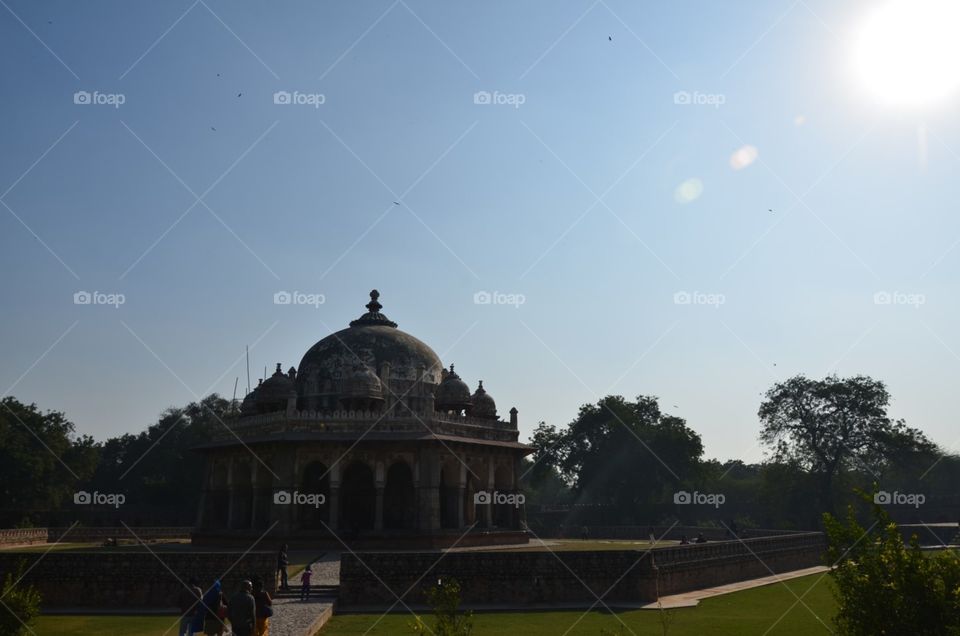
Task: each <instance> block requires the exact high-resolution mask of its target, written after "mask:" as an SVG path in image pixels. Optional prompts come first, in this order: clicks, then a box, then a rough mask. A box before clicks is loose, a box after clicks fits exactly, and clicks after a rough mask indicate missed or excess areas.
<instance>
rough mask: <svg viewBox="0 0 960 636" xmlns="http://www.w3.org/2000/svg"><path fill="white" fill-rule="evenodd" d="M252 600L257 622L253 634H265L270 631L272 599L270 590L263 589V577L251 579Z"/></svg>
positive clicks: (261, 635) (264, 635)
mask: <svg viewBox="0 0 960 636" xmlns="http://www.w3.org/2000/svg"><path fill="white" fill-rule="evenodd" d="M253 600H254V601H256V603H257V623H256V625H255V627H254V630H253V633H254V635H255V636H267V635H268V634H269V633H270V617H271V616H273V599H272V598H270V592H268V591H266V590H265V589H263V579H261V578H260V577H257V578H255V579H253Z"/></svg>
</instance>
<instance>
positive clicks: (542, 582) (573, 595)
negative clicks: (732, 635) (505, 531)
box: [339, 533, 825, 606]
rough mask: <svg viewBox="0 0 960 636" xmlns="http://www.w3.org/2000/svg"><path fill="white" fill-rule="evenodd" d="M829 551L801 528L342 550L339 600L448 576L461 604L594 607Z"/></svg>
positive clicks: (412, 599) (418, 590) (365, 599)
mask: <svg viewBox="0 0 960 636" xmlns="http://www.w3.org/2000/svg"><path fill="white" fill-rule="evenodd" d="M824 549H825V540H824V536H823V535H822V534H821V533H804V534H795V535H789V536H779V537H766V538H756V539H745V540H744V541H721V542H715V543H705V544H698V545H689V546H677V547H671V548H660V549H656V550H653V551H650V552H644V551H626V550H624V551H593V552H556V553H550V552H457V553H448V554H446V555H444V556H443V557H442V558H440V559H439V560H438V555H437V554H436V553H422V552H421V553H410V552H407V553H400V552H397V553H383V552H362V553H358V554H350V553H344V554H343V555H342V557H341V565H340V596H339V603H340V605H342V606H350V605H366V606H380V605H390V604H393V603H394V602H395V601H396V600H397V597H396V596H395V595H394V593H393V592H395V593H396V594H400V595H404V593H405V592H406V594H405V596H404V602H405V603H407V604H417V605H419V604H423V603H424V600H425V597H424V591H425V590H426V589H427V588H429V587H430V586H432V585H434V584H435V583H436V581H437V579H438V578H447V577H453V578H456V579H457V580H458V581H459V582H460V584H461V586H462V588H463V601H464V603H467V604H473V605H483V604H508V605H511V606H517V605H526V604H533V603H585V604H590V603H593V602H594V601H596V597H597V596H601V597H603V598H604V600H605V602H625V603H638V602H649V601H655V600H656V599H657V595H658V588H659V593H660V595H665V594H676V593H679V592H683V591H689V590H695V589H701V588H705V587H712V586H715V585H723V584H725V583H731V582H734V581H741V580H746V579H751V578H758V577H762V576H768V575H769V574H770V573H771V571H773V572H786V571H790V570H797V569H802V568H807V567H812V566H815V565H821V556H822V554H823V551H824ZM361 561H362V562H361ZM371 571H372V572H374V573H376V575H374V574H372V573H371ZM421 575H422V576H421ZM418 579H419V580H418ZM407 590H410V591H409V592H407Z"/></svg>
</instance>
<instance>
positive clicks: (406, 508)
mask: <svg viewBox="0 0 960 636" xmlns="http://www.w3.org/2000/svg"><path fill="white" fill-rule="evenodd" d="M415 513H416V510H415V508H414V490H413V471H412V470H410V466H408V465H407V463H406V462H404V461H398V462H395V463H394V464H393V465H392V466H390V468H389V470H387V483H386V486H385V488H384V490H383V527H384V528H386V529H388V530H403V529H410V528H413V527H414V519H415Z"/></svg>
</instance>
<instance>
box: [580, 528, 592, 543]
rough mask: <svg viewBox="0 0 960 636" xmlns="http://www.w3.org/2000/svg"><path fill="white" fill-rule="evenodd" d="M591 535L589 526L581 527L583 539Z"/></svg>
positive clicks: (581, 537) (581, 538)
mask: <svg viewBox="0 0 960 636" xmlns="http://www.w3.org/2000/svg"><path fill="white" fill-rule="evenodd" d="M589 536H590V530H588V529H587V526H583V527H582V528H580V540H581V541H586V540H587V538H588V537H589Z"/></svg>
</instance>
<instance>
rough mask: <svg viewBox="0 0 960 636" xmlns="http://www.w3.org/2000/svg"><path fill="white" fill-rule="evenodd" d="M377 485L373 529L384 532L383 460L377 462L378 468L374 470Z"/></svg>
mask: <svg viewBox="0 0 960 636" xmlns="http://www.w3.org/2000/svg"><path fill="white" fill-rule="evenodd" d="M374 479H375V482H374V483H375V487H376V489H377V497H376V501H375V503H374V512H373V530H374V532H378V533H380V532H383V490H384V470H383V462H377V465H376V470H375V472H374Z"/></svg>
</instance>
